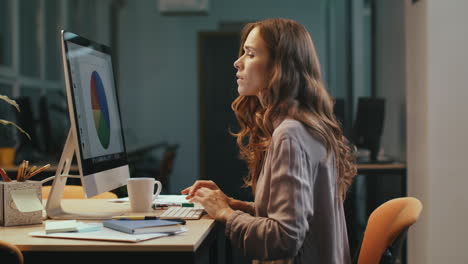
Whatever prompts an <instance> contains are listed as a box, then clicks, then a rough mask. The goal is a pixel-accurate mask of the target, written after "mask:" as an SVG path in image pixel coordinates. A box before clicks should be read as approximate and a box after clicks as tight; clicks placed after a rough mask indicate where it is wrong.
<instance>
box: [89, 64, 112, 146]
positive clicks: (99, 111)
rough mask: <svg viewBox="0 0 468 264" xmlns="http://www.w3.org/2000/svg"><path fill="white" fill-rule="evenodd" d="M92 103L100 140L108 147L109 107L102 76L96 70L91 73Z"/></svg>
mask: <svg viewBox="0 0 468 264" xmlns="http://www.w3.org/2000/svg"><path fill="white" fill-rule="evenodd" d="M91 105H92V108H93V115H94V125H95V126H96V131H97V134H98V137H99V141H101V144H102V146H103V147H104V148H105V149H107V148H108V147H109V142H110V119H109V109H108V107H107V99H106V93H105V91H104V86H103V85H102V80H101V77H100V76H99V74H98V73H97V72H96V71H93V73H92V74H91Z"/></svg>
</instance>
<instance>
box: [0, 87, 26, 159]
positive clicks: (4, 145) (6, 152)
mask: <svg viewBox="0 0 468 264" xmlns="http://www.w3.org/2000/svg"><path fill="white" fill-rule="evenodd" d="M0 100H3V101H4V102H6V103H8V104H10V105H12V106H14V107H15V108H16V110H17V111H18V112H19V111H20V108H19V105H18V104H17V103H16V101H15V100H12V99H10V98H9V97H8V96H6V95H0ZM0 124H1V125H2V126H1V127H0V142H1V145H0V165H13V161H14V159H15V155H16V148H15V144H16V139H15V133H13V131H12V130H11V129H8V128H6V127H5V126H14V127H16V128H17V129H18V130H19V131H21V132H22V133H24V134H25V135H26V136H27V137H28V138H29V140H31V137H30V136H29V134H28V133H27V132H26V131H24V130H23V129H22V128H21V127H19V126H18V125H17V124H16V123H15V122H12V121H8V120H6V119H1V118H0Z"/></svg>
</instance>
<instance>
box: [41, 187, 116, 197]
mask: <svg viewBox="0 0 468 264" xmlns="http://www.w3.org/2000/svg"><path fill="white" fill-rule="evenodd" d="M51 188H52V186H42V199H47V198H49V194H50V190H51ZM84 198H85V193H84V190H83V186H80V185H65V189H64V191H63V199H84ZM91 199H117V195H116V194H115V193H112V192H105V193H101V194H99V195H96V196H94V197H92V198H91Z"/></svg>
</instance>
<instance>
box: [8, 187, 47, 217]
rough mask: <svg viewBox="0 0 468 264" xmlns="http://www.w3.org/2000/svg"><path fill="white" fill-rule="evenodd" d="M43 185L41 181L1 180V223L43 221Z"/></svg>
mask: <svg viewBox="0 0 468 264" xmlns="http://www.w3.org/2000/svg"><path fill="white" fill-rule="evenodd" d="M41 187H42V185H41V182H39V181H25V182H17V181H11V182H0V225H1V226H15V225H31V224H40V223H42V188H41Z"/></svg>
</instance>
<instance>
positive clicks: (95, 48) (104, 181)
mask: <svg viewBox="0 0 468 264" xmlns="http://www.w3.org/2000/svg"><path fill="white" fill-rule="evenodd" d="M61 46H62V59H63V69H64V74H65V76H64V77H65V78H64V79H65V86H66V92H67V102H68V111H69V116H70V130H69V133H68V137H67V140H66V143H65V146H64V149H63V152H62V156H61V158H60V161H59V164H58V167H57V172H56V174H55V178H54V182H53V185H52V189H51V193H50V196H49V199H48V200H47V204H46V212H47V215H48V217H50V218H56V219H57V218H58V219H106V218H110V217H111V216H112V215H111V214H109V215H106V214H104V213H102V214H89V213H86V212H71V211H67V210H66V208H65V209H64V208H62V202H61V199H62V195H63V191H64V188H65V185H66V181H67V178H69V177H74V178H80V179H81V184H82V186H83V188H84V191H85V194H86V197H87V198H89V197H92V196H95V195H98V194H100V193H103V192H107V191H110V190H113V189H116V188H118V187H120V186H124V185H126V184H127V180H128V178H129V177H130V172H129V167H128V162H127V153H126V149H125V142H124V136H123V129H122V123H121V118H120V113H119V104H118V100H117V89H116V84H115V79H114V72H113V67H112V58H111V51H110V48H109V47H108V46H105V45H102V44H99V43H96V42H94V41H91V40H89V39H86V38H84V37H82V36H79V35H77V34H74V33H71V32H67V31H63V30H62V32H61ZM74 156H76V161H77V165H78V171H79V175H70V174H69V173H70V166H71V162H72V160H73V157H74ZM114 215H115V214H114Z"/></svg>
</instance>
